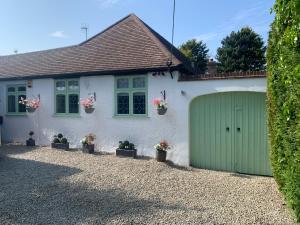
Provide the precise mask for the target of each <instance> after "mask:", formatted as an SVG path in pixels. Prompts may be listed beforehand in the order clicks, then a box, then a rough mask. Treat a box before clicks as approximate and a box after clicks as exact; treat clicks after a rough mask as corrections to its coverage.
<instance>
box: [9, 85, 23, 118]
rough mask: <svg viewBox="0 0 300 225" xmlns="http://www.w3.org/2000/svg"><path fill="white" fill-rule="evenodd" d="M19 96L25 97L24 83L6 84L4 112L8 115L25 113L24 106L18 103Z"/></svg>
mask: <svg viewBox="0 0 300 225" xmlns="http://www.w3.org/2000/svg"><path fill="white" fill-rule="evenodd" d="M21 97H23V98H24V99H26V84H17V85H8V86H7V89H6V103H7V104H6V113H7V114H8V115H25V114H26V106H25V105H23V104H21V103H19V101H21Z"/></svg>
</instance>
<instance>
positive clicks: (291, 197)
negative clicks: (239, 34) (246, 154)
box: [267, 0, 300, 221]
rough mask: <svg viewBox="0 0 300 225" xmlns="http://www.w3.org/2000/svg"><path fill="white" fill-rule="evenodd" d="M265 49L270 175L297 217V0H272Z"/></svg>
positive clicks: (299, 28) (299, 178)
mask: <svg viewBox="0 0 300 225" xmlns="http://www.w3.org/2000/svg"><path fill="white" fill-rule="evenodd" d="M273 12H274V13H275V19H274V22H273V23H272V27H271V32H270V34H269V41H268V49H267V70H268V114H269V115H268V124H269V125H268V126H269V137H270V143H271V161H272V168H273V174H274V177H275V179H276V181H277V183H278V186H279V189H280V190H281V191H282V193H283V194H284V196H285V199H286V201H287V203H288V206H289V207H291V208H292V209H293V211H294V212H295V215H296V218H297V221H300V0H276V2H275V5H274V7H273Z"/></svg>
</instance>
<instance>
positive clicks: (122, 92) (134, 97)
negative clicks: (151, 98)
mask: <svg viewBox="0 0 300 225" xmlns="http://www.w3.org/2000/svg"><path fill="white" fill-rule="evenodd" d="M115 95H116V103H115V106H116V109H115V113H116V115H129V116H130V115H131V116H134V115H137V116H142V115H146V114H147V77H145V76H134V77H117V78H116V90H115Z"/></svg>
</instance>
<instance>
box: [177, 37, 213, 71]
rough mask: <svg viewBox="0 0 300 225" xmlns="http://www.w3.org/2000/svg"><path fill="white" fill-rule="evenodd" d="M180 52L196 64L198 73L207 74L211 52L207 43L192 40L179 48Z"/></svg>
mask: <svg viewBox="0 0 300 225" xmlns="http://www.w3.org/2000/svg"><path fill="white" fill-rule="evenodd" d="M179 50H180V51H181V52H182V53H183V54H184V55H185V56H186V57H187V58H188V59H190V61H191V62H192V63H193V64H194V68H195V72H196V73H198V74H202V73H205V72H206V70H207V61H208V54H207V53H208V51H209V50H208V48H207V46H206V44H205V43H203V42H202V41H197V40H196V39H191V40H188V41H187V42H185V43H183V44H182V45H181V46H179Z"/></svg>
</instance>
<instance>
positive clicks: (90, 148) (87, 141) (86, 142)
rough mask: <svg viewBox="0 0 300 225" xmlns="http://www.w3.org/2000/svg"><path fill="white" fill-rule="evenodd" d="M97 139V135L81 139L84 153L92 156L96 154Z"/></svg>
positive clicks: (89, 135)
mask: <svg viewBox="0 0 300 225" xmlns="http://www.w3.org/2000/svg"><path fill="white" fill-rule="evenodd" d="M95 139H96V135H95V134H92V133H90V134H88V135H86V136H85V137H84V138H83V139H81V141H80V142H81V144H82V152H84V153H89V154H92V153H94V152H95V145H94V141H95Z"/></svg>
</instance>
